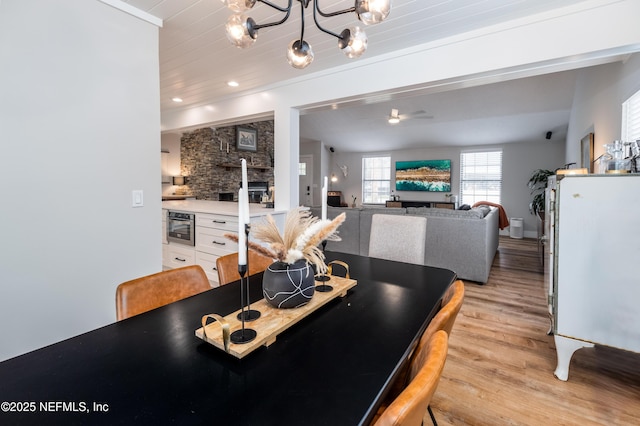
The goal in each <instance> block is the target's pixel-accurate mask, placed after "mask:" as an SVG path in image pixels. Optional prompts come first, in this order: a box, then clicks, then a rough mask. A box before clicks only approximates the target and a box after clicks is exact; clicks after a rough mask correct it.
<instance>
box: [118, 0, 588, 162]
mask: <svg viewBox="0 0 640 426" xmlns="http://www.w3.org/2000/svg"><path fill="white" fill-rule="evenodd" d="M123 1H124V2H126V3H129V4H130V5H132V6H134V7H136V8H138V9H140V10H143V11H146V12H148V13H150V14H151V15H154V16H156V17H158V18H161V19H162V20H163V27H162V28H161V29H160V94H161V110H162V113H163V114H165V113H167V112H171V111H173V110H179V109H185V108H191V107H195V106H204V105H207V104H209V103H211V102H212V100H220V99H224V98H228V97H231V96H235V95H237V94H238V93H241V92H247V91H249V92H252V91H257V90H259V88H261V87H263V86H268V85H273V84H275V83H277V82H279V81H282V80H287V79H292V78H296V77H300V76H303V75H305V74H309V73H314V72H317V71H321V70H324V69H328V68H332V67H335V66H339V65H344V64H346V63H347V62H348V61H350V60H349V59H347V58H346V57H345V56H344V55H343V54H342V53H341V52H340V51H339V49H338V48H337V40H336V39H335V38H333V37H331V36H328V35H326V34H324V33H321V32H320V31H319V30H318V29H317V28H316V27H315V25H314V24H313V17H312V14H311V12H312V10H311V9H312V8H311V7H309V8H308V10H306V11H305V22H306V30H305V40H307V41H308V42H309V43H310V44H311V45H312V47H313V50H314V52H315V60H314V62H313V63H312V64H311V65H310V66H309V67H308V68H306V69H305V70H296V69H293V68H292V67H290V66H289V65H288V63H287V61H286V59H285V50H286V47H287V45H288V43H289V42H290V41H291V40H292V39H293V38H295V37H297V36H298V35H299V31H300V7H301V3H298V1H299V0H298V1H294V3H295V4H294V11H293V12H292V14H291V17H290V18H289V20H288V21H287V22H286V23H284V24H282V25H279V26H276V27H271V28H264V29H261V30H260V31H259V36H258V40H257V42H256V43H255V45H254V46H253V47H251V48H249V49H246V50H242V49H237V48H235V47H233V46H232V45H231V44H230V43H229V42H228V41H227V39H226V36H225V32H224V25H225V22H226V20H227V18H228V17H229V15H231V13H232V12H231V11H230V10H228V9H227V8H226V7H225V6H224V4H223V3H222V2H221V1H220V0H123ZM582 1H584V0H395V1H394V2H393V9H392V11H391V14H390V16H389V18H388V19H387V20H386V21H385V22H383V23H382V24H379V25H376V26H368V27H366V28H365V30H366V32H367V35H368V37H369V48H368V51H367V52H366V53H365V55H364V57H367V58H370V57H373V56H376V55H382V54H386V53H390V52H393V51H395V50H397V49H400V48H405V47H410V46H411V45H417V44H422V43H426V42H429V41H433V40H437V39H440V38H443V37H448V36H452V35H455V34H459V33H462V32H467V31H471V30H475V29H478V28H481V27H484V26H487V25H493V24H497V23H499V22H503V21H507V20H511V19H516V18H521V17H524V16H527V15H530V14H534V13H540V12H544V11H548V10H551V9H556V8H560V7H566V6H570V5H572V4H575V3H580V2H582ZM272 2H273V3H276V4H280V5H286V1H285V0H272ZM320 4H321V7H322V9H323V10H324V11H335V10H339V9H344V8H348V7H350V6H352V5H353V0H322V1H321V3H320ZM247 15H248V16H251V17H253V18H254V19H255V20H256V21H257V22H258V23H263V22H268V21H273V20H276V19H278V14H277V13H274V10H273V9H270V8H269V7H267V6H266V5H264V4H262V3H260V2H258V3H257V4H256V6H255V7H254V9H253V10H251V11H250V12H249V13H247ZM322 19H323V20H322V24H323V25H324V26H325V27H327V28H328V29H330V30H332V31H334V32H337V33H339V32H340V31H342V29H344V28H345V27H348V26H352V25H355V24H357V23H358V21H357V19H356V18H355V15H354V14H351V13H349V14H346V15H341V16H338V17H333V18H322ZM229 80H236V81H238V82H239V83H240V87H238V88H230V87H228V86H227V84H226V82H227V81H229ZM574 80H575V73H574V72H562V73H557V74H553V75H548V76H539V77H531V78H527V79H520V80H513V81H508V82H502V83H495V84H492V85H487V86H479V87H474V88H466V89H458V90H453V91H448V92H443V93H429V94H426V95H425V94H417V93H414V94H411V95H404V96H402V97H401V98H399V99H395V100H394V101H393V102H392V103H380V104H368V105H355V106H351V105H348V104H345V105H341V107H340V108H339V109H338V110H331V109H327V110H322V109H320V110H314V111H309V112H307V113H306V114H304V115H302V116H301V128H300V132H301V136H302V137H305V138H310V139H315V140H322V141H323V142H325V143H326V144H327V145H330V146H335V147H336V149H343V150H348V151H359V150H365V149H366V150H368V151H372V150H386V149H398V148H402V147H417V146H425V145H428V144H432V145H444V144H449V145H465V144H466V145H478V144H485V143H503V142H518V141H523V140H536V139H541V138H543V137H544V134H545V133H546V131H553V132H554V139H555V138H556V137H562V134H563V132H566V127H567V123H568V119H569V110H570V108H571V102H572V97H573V90H572V88H573V82H574ZM175 96H177V97H180V98H182V99H183V102H182V103H180V104H177V103H175V102H172V101H171V98H173V97H175ZM345 106H347V107H348V108H344V107H345ZM391 108H397V109H399V110H400V113H401V114H403V113H411V112H414V111H419V110H424V111H426V113H427V114H428V115H432V116H433V118H432V119H423V118H416V119H412V120H408V121H403V122H401V123H400V124H398V125H396V126H395V127H391V126H390V125H388V123H387V122H386V120H385V117H386V116H388V114H389V112H390V109H391ZM389 142H392V144H393V145H392V146H389Z"/></svg>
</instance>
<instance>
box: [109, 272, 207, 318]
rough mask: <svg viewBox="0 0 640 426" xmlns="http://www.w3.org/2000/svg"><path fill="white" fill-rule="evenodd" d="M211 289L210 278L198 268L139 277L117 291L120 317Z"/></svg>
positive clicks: (136, 313) (124, 284)
mask: <svg viewBox="0 0 640 426" xmlns="http://www.w3.org/2000/svg"><path fill="white" fill-rule="evenodd" d="M210 289H211V284H210V283H209V280H208V279H207V275H206V274H205V272H204V270H203V269H202V268H201V267H200V266H198V265H191V266H184V267H182V268H175V269H169V270H167V271H162V272H158V273H156V274H152V275H147V276H144V277H141V278H136V279H134V280H131V281H127V282H124V283H122V284H120V285H119V286H118V288H117V289H116V317H117V320H118V321H120V320H123V319H126V318H129V317H132V316H134V315H138V314H141V313H143V312H147V311H150V310H152V309H155V308H159V307H160V306H164V305H168V304H169V303H172V302H175V301H177V300H181V299H184V298H187V297H190V296H193V295H195V294H198V293H201V292H203V291H206V290H210Z"/></svg>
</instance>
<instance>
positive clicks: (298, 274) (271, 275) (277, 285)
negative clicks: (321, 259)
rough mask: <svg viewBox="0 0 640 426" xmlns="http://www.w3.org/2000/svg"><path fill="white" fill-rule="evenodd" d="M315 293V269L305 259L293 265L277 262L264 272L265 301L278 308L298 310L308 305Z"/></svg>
mask: <svg viewBox="0 0 640 426" xmlns="http://www.w3.org/2000/svg"><path fill="white" fill-rule="evenodd" d="M314 291H315V280H314V278H313V269H312V268H311V265H309V263H307V261H306V260H304V259H300V260H298V261H296V262H295V263H293V264H289V263H284V262H275V263H273V264H271V265H270V266H269V267H268V268H267V269H266V270H265V271H264V275H263V277H262V293H263V294H264V300H266V301H267V302H268V303H270V304H271V305H272V306H275V307H276V308H283V309H286V308H297V307H299V306H303V305H306V304H307V303H309V301H310V300H311V298H312V297H313V293H314Z"/></svg>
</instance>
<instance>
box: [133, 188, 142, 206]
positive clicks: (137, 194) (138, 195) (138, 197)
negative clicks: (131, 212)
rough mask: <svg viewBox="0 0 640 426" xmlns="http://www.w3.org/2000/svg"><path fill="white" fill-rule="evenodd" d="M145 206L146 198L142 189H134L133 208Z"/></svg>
mask: <svg viewBox="0 0 640 426" xmlns="http://www.w3.org/2000/svg"><path fill="white" fill-rule="evenodd" d="M142 206H144V196H143V193H142V189H134V190H133V191H131V207H142Z"/></svg>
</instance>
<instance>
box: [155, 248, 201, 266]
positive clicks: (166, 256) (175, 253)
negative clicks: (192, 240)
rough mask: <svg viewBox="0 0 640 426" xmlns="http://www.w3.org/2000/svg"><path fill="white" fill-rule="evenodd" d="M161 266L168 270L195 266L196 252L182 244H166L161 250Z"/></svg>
mask: <svg viewBox="0 0 640 426" xmlns="http://www.w3.org/2000/svg"><path fill="white" fill-rule="evenodd" d="M162 254H163V256H162V257H163V262H162V263H163V264H164V266H166V267H169V268H180V267H182V266H188V265H195V264H196V251H195V250H194V249H193V247H190V246H186V245H184V244H171V243H169V244H166V245H164V246H163V248H162Z"/></svg>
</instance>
